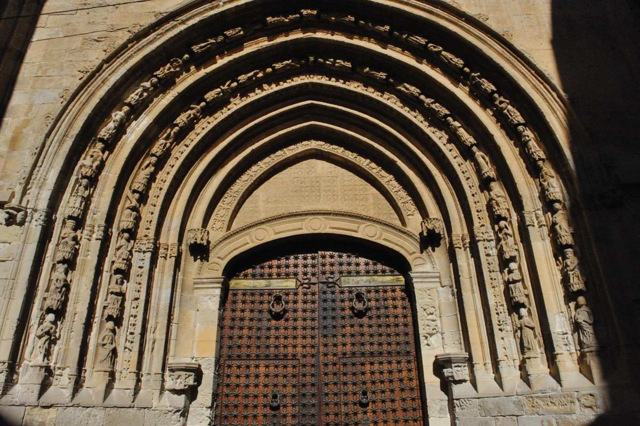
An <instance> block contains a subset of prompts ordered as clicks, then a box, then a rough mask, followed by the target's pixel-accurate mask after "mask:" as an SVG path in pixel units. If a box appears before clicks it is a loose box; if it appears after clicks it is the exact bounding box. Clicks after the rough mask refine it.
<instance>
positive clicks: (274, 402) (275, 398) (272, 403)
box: [269, 392, 280, 411]
mask: <svg viewBox="0 0 640 426" xmlns="http://www.w3.org/2000/svg"><path fill="white" fill-rule="evenodd" d="M269 408H270V409H271V410H272V411H278V410H279V409H280V394H278V392H273V393H271V399H270V400H269Z"/></svg>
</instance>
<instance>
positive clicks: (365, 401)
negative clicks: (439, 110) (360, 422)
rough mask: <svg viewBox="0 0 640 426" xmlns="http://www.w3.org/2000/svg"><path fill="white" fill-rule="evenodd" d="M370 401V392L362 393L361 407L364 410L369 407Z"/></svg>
mask: <svg viewBox="0 0 640 426" xmlns="http://www.w3.org/2000/svg"><path fill="white" fill-rule="evenodd" d="M370 401H371V400H370V399H369V391H367V390H366V389H363V390H362V391H360V406H361V407H363V408H364V407H368V406H369V402H370Z"/></svg>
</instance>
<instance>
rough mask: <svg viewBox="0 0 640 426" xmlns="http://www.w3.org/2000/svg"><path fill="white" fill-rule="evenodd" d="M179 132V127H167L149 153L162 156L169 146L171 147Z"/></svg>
mask: <svg viewBox="0 0 640 426" xmlns="http://www.w3.org/2000/svg"><path fill="white" fill-rule="evenodd" d="M179 132H180V128H179V127H171V128H169V129H166V130H165V131H164V132H163V133H162V134H161V135H160V139H158V142H156V143H155V144H154V145H153V147H152V148H151V151H149V154H151V155H153V156H155V157H158V158H161V157H162V156H163V155H164V154H165V153H166V152H167V151H168V150H169V148H171V146H172V145H173V143H174V142H175V140H176V137H177V136H178V133H179Z"/></svg>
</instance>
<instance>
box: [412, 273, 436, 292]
mask: <svg viewBox="0 0 640 426" xmlns="http://www.w3.org/2000/svg"><path fill="white" fill-rule="evenodd" d="M409 275H410V276H411V280H412V281H413V286H414V287H429V288H437V287H440V285H441V280H440V272H410V273H409Z"/></svg>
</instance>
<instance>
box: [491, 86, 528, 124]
mask: <svg viewBox="0 0 640 426" xmlns="http://www.w3.org/2000/svg"><path fill="white" fill-rule="evenodd" d="M493 103H494V105H495V106H496V107H497V108H498V110H500V111H502V113H503V114H504V115H505V117H506V118H507V121H508V122H509V124H512V125H514V126H517V125H521V124H524V123H525V121H524V118H523V117H522V115H521V114H520V111H518V110H517V109H516V108H515V107H514V106H513V105H511V102H509V100H508V99H505V98H503V97H502V96H500V95H498V94H497V93H496V94H494V95H493Z"/></svg>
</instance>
